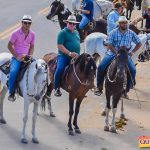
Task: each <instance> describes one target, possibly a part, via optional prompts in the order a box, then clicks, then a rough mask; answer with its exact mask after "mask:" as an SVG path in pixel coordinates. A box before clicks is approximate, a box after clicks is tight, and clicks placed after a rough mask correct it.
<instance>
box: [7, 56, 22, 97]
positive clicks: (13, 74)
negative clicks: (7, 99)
mask: <svg viewBox="0 0 150 150" xmlns="http://www.w3.org/2000/svg"><path fill="white" fill-rule="evenodd" d="M20 66H21V62H20V61H18V60H17V59H16V58H14V57H13V58H12V60H11V62H10V75H9V81H8V88H9V93H10V94H14V93H15V81H16V78H17V75H18V72H19V69H20Z"/></svg>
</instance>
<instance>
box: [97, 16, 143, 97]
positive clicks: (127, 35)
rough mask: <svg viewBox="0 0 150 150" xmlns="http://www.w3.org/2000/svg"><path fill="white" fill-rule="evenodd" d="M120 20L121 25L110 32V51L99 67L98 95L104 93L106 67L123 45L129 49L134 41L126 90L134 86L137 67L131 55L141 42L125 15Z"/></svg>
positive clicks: (129, 58)
mask: <svg viewBox="0 0 150 150" xmlns="http://www.w3.org/2000/svg"><path fill="white" fill-rule="evenodd" d="M118 22H119V27H118V28H116V29H114V30H113V31H112V32H110V34H109V38H108V42H109V46H108V47H109V51H108V52H107V53H106V55H105V57H104V58H103V60H102V61H101V63H100V64H99V66H98V69H97V88H96V90H95V94H96V95H101V94H102V90H103V82H104V77H105V72H106V68H107V67H108V65H109V64H110V62H111V61H112V60H113V59H114V58H115V55H116V54H117V51H118V50H119V49H120V48H121V47H125V48H126V49H127V50H128V51H129V50H130V48H131V43H132V42H134V43H135V44H136V46H135V48H134V49H133V50H132V52H130V53H129V57H128V68H129V71H130V74H131V76H130V79H129V80H128V82H127V91H126V92H129V90H130V88H131V87H132V86H133V81H134V80H135V75H136V68H135V64H134V63H133V62H132V59H131V56H132V55H133V54H134V52H136V51H137V50H138V49H139V48H140V47H141V42H140V39H139V37H138V36H137V35H136V34H135V32H133V31H131V30H130V29H128V27H127V26H128V21H127V19H126V17H125V16H120V17H119V21H118Z"/></svg>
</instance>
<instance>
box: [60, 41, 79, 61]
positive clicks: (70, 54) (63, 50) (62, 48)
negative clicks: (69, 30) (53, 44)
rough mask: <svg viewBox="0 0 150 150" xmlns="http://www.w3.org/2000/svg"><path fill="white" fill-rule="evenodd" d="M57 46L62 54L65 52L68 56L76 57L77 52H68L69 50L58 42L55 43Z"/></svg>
mask: <svg viewBox="0 0 150 150" xmlns="http://www.w3.org/2000/svg"><path fill="white" fill-rule="evenodd" d="M57 48H58V49H59V50H60V51H61V52H62V53H63V54H66V55H68V56H70V57H72V58H73V57H76V56H77V55H78V54H77V53H75V52H70V51H69V50H67V49H66V48H65V47H64V46H63V45H61V44H58V45H57Z"/></svg>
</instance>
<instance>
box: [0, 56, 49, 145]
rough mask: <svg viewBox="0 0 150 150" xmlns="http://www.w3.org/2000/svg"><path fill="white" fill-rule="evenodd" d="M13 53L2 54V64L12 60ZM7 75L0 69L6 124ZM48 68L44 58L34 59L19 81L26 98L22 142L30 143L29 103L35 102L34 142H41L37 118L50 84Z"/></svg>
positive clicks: (0, 115)
mask: <svg viewBox="0 0 150 150" xmlns="http://www.w3.org/2000/svg"><path fill="white" fill-rule="evenodd" d="M11 58H12V55H11V54H10V53H1V54H0V66H1V65H2V64H4V63H5V62H7V61H8V60H10V59H11ZM7 80H8V78H7V75H6V74H4V73H3V72H2V70H0V87H1V91H0V123H3V124H6V121H5V119H4V116H3V102H4V98H5V95H6V93H7ZM48 80H49V77H48V69H47V64H46V62H45V61H44V60H42V59H37V60H36V61H33V62H32V63H31V64H30V65H29V66H28V68H27V70H26V72H25V74H24V76H23V78H22V80H21V81H20V82H19V87H20V90H21V93H22V95H23V98H24V115H23V129H22V133H21V142H22V143H28V141H27V139H26V134H25V130H26V123H27V120H28V110H29V105H30V104H31V103H34V107H33V117H32V142H33V143H39V141H38V139H37V137H36V133H35V125H36V119H37V111H38V107H39V104H40V103H41V100H42V97H43V96H44V95H45V93H46V90H47V84H48Z"/></svg>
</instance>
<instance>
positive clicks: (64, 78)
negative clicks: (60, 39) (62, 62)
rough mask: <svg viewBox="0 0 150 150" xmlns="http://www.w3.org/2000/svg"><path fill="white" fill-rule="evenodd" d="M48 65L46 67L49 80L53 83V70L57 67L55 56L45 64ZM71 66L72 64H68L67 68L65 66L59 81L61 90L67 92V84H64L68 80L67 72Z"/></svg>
mask: <svg viewBox="0 0 150 150" xmlns="http://www.w3.org/2000/svg"><path fill="white" fill-rule="evenodd" d="M47 63H48V66H49V71H50V72H49V74H50V79H51V81H52V82H54V73H55V70H56V67H57V55H56V56H55V57H52V58H51V59H49V61H48V62H47ZM71 66H72V63H70V64H69V65H68V66H66V68H65V70H64V73H63V75H62V80H61V81H60V85H61V87H62V88H63V89H65V90H67V91H68V90H69V89H68V88H67V87H68V86H67V84H66V81H67V79H68V76H69V70H70V68H71Z"/></svg>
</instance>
